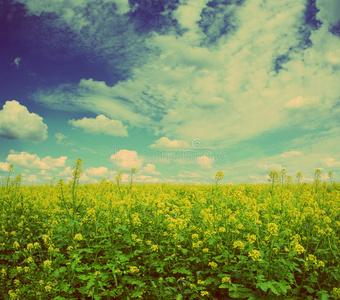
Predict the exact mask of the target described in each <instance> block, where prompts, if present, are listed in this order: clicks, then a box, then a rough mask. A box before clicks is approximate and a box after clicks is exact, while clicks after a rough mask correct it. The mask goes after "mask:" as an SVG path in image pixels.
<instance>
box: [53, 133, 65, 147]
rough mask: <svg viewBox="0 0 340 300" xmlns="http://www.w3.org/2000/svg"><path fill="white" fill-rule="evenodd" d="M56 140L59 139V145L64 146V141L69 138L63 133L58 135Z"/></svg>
mask: <svg viewBox="0 0 340 300" xmlns="http://www.w3.org/2000/svg"><path fill="white" fill-rule="evenodd" d="M54 136H55V138H56V139H57V144H60V145H62V144H64V140H65V139H66V138H67V135H65V134H62V133H61V132H58V133H56V134H55V135H54Z"/></svg>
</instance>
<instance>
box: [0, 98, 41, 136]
mask: <svg viewBox="0 0 340 300" xmlns="http://www.w3.org/2000/svg"><path fill="white" fill-rule="evenodd" d="M0 137H2V138H5V139H9V140H16V139H21V140H28V141H32V142H42V141H44V140H46V138H47V125H46V124H45V123H44V122H43V118H42V117H40V116H39V115H37V114H35V113H30V112H29V111H28V109H27V108H26V107H25V106H24V105H21V104H20V103H19V102H18V101H15V100H13V101H7V102H6V103H5V104H4V106H3V109H2V110H1V111H0Z"/></svg>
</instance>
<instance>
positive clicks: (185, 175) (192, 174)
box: [177, 171, 202, 178]
mask: <svg viewBox="0 0 340 300" xmlns="http://www.w3.org/2000/svg"><path fill="white" fill-rule="evenodd" d="M177 177H178V178H200V177H202V175H200V174H199V173H197V172H190V171H182V172H180V173H179V174H178V175H177Z"/></svg>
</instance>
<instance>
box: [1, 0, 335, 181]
mask: <svg viewBox="0 0 340 300" xmlns="http://www.w3.org/2000/svg"><path fill="white" fill-rule="evenodd" d="M0 44H1V47H0V51H1V52H0V54H1V55H0V66H1V75H0V102H1V103H0V179H1V180H4V179H5V177H6V176H7V175H6V172H7V170H8V166H9V165H10V164H13V165H14V168H15V172H14V175H16V174H19V173H22V175H23V182H24V183H26V184H41V183H46V182H50V181H51V180H52V179H53V177H55V178H56V179H57V180H58V179H60V178H63V179H65V180H69V179H70V176H71V171H72V167H73V164H74V162H75V160H76V159H77V158H81V159H82V160H83V170H84V174H83V176H82V178H81V181H82V182H96V181H100V180H101V179H102V178H106V179H107V180H114V178H115V176H117V172H118V171H119V170H123V171H124V172H125V173H126V175H124V176H123V181H127V180H128V175H127V174H128V173H129V170H130V169H131V168H132V167H135V168H137V173H136V181H138V182H148V183H153V182H170V183H211V182H213V181H214V175H215V174H216V172H218V171H223V172H224V174H225V178H224V179H223V181H224V182H235V183H239V182H266V181H267V176H268V173H269V172H270V171H272V170H277V171H280V170H281V169H282V168H286V170H287V174H288V175H291V176H292V177H293V178H294V177H295V175H296V173H297V172H299V171H300V172H302V173H303V175H304V180H305V181H306V182H308V181H311V180H312V178H313V174H314V171H315V169H316V168H320V169H321V170H322V173H323V177H322V178H323V179H324V180H326V179H327V173H328V172H329V171H332V172H333V173H334V179H335V180H339V175H340V151H339V150H340V147H339V146H340V143H339V137H340V129H339V112H340V84H339V82H340V2H339V1H338V0H308V1H307V0H294V1H287V0H276V1H265V0H238V1H236V0H213V1H208V0H176V1H175V0H168V1H160V0H130V1H128V0H60V1H45V0H15V1H14V0H13V1H10V0H9V1H1V2H0Z"/></svg>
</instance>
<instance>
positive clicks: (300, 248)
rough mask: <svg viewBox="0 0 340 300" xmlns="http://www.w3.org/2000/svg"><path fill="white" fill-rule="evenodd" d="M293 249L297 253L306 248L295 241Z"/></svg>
mask: <svg viewBox="0 0 340 300" xmlns="http://www.w3.org/2000/svg"><path fill="white" fill-rule="evenodd" d="M294 251H295V253H297V254H301V253H303V252H305V251H306V250H305V248H303V246H301V245H300V244H299V243H296V244H295V246H294Z"/></svg>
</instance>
